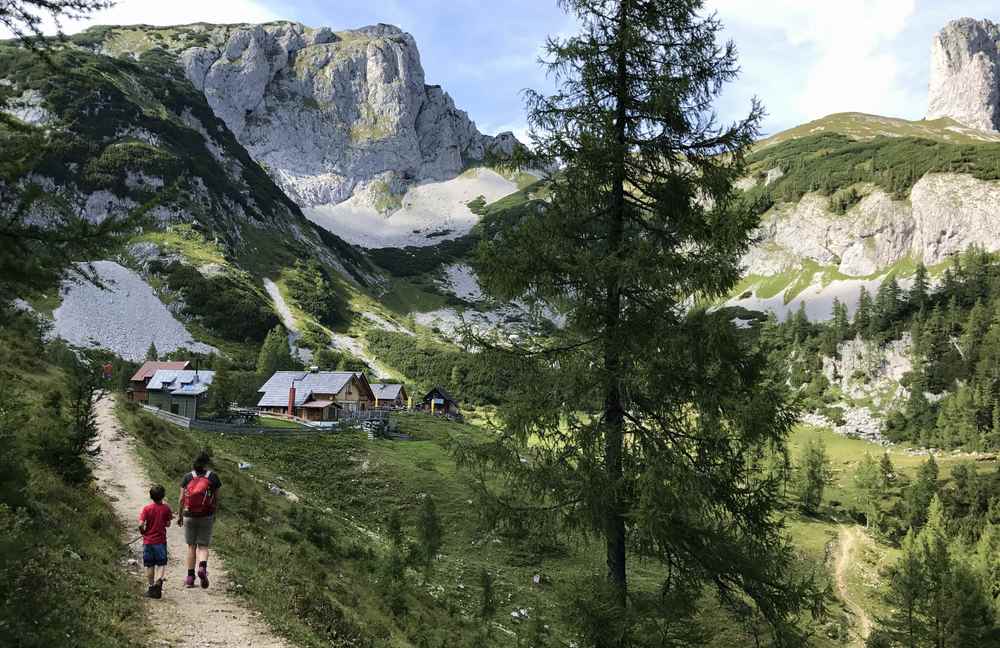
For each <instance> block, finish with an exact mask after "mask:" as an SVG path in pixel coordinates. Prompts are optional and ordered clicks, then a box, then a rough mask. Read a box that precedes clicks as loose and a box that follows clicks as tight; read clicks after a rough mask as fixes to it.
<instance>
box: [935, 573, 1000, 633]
mask: <svg viewBox="0 0 1000 648" xmlns="http://www.w3.org/2000/svg"><path fill="white" fill-rule="evenodd" d="M994 591H995V590H994ZM991 596H992V594H991V593H990V591H989V590H987V589H986V588H985V587H984V584H983V581H982V580H981V579H980V578H979V577H978V575H977V574H976V573H975V572H973V571H972V570H971V569H970V568H969V567H968V566H967V565H965V564H963V563H961V562H959V563H956V564H954V565H952V568H951V572H950V574H949V578H948V580H947V582H946V589H945V601H944V605H943V607H944V611H945V620H944V628H943V632H942V640H943V641H942V645H943V646H944V647H945V648H965V647H966V646H969V647H975V648H987V647H993V648H996V647H997V646H1000V637H998V636H997V634H996V616H995V613H994V604H993V601H992V599H991Z"/></svg>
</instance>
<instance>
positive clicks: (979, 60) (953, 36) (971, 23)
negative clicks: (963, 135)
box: [927, 18, 1000, 131]
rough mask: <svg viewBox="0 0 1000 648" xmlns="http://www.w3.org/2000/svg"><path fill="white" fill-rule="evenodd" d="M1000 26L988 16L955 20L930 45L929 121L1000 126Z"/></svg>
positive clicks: (986, 126) (991, 129) (971, 125)
mask: <svg viewBox="0 0 1000 648" xmlns="http://www.w3.org/2000/svg"><path fill="white" fill-rule="evenodd" d="M998 65H1000V26H998V25H997V24H996V23H994V22H991V21H989V20H973V19H972V18H962V19H960V20H954V21H952V22H950V23H948V24H947V25H945V27H944V29H942V30H941V31H940V32H938V33H937V35H936V36H935V37H934V40H933V43H932V44H931V69H930V93H929V97H928V99H929V102H928V103H929V105H928V109H927V115H928V117H929V118H930V119H936V118H938V117H951V118H952V119H954V120H955V121H957V122H959V123H961V124H964V125H966V126H970V127H972V128H978V129H982V130H988V131H996V130H1000V71H998V69H997V68H998Z"/></svg>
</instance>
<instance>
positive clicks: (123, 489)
mask: <svg viewBox="0 0 1000 648" xmlns="http://www.w3.org/2000/svg"><path fill="white" fill-rule="evenodd" d="M96 410H97V425H98V430H99V434H100V437H99V438H100V440H99V443H100V446H101V453H100V454H99V455H98V459H97V465H96V468H95V471H94V472H95V473H96V475H97V481H98V484H99V486H100V488H101V490H102V491H104V493H105V494H106V495H107V496H108V498H109V499H110V500H111V502H112V504H113V506H114V509H115V512H116V513H117V514H118V516H119V517H120V518H121V519H122V520H123V521H124V522H125V523H126V527H127V528H128V536H129V538H130V539H131V538H132V537H135V535H136V534H137V532H136V531H135V527H136V524H137V522H136V520H137V518H138V516H139V511H140V510H141V509H142V507H143V506H145V505H146V504H148V503H149V494H148V493H149V487H150V485H151V484H150V481H149V477H148V476H147V475H146V471H145V470H144V469H143V468H142V466H141V465H140V463H139V460H138V458H137V456H136V453H135V450H134V448H133V447H132V445H131V441H130V439H128V437H126V436H125V434H124V432H123V431H122V429H121V426H120V425H119V424H118V419H117V418H116V417H115V414H114V401H113V400H112V399H111V397H109V396H103V397H101V398H100V399H99V400H98V401H97V404H96ZM177 483H178V484H179V483H180V476H178V479H177ZM164 486H166V488H167V501H168V503H169V504H170V505H171V506H172V507H173V506H175V505H176V503H177V502H176V499H175V498H176V497H177V491H178V485H177V484H164ZM167 546H168V548H169V552H170V560H169V563H168V565H167V578H166V582H165V584H164V588H163V598H162V599H160V600H151V599H146V613H147V614H148V616H149V619H150V621H151V622H152V625H153V631H154V634H155V638H154V640H153V642H151V645H154V646H171V647H176V648H208V647H212V648H219V647H222V648H229V647H231V648H244V647H250V648H290V644H289V643H287V642H286V641H284V640H283V639H280V638H278V637H277V636H275V635H274V634H273V632H272V631H271V629H270V628H269V627H268V626H267V625H266V624H265V623H264V622H263V621H262V620H261V619H260V618H259V616H260V614H259V613H256V612H251V611H250V610H247V609H246V608H245V607H243V606H242V605H241V604H240V603H239V602H237V601H236V600H235V599H234V598H233V597H232V596H230V595H229V594H228V593H227V592H228V588H229V583H230V579H229V577H228V575H227V574H226V571H225V568H224V566H223V565H222V562H221V561H220V560H219V558H218V556H216V555H214V554H212V555H211V556H210V557H209V576H210V577H211V587H209V588H208V589H201V588H199V587H196V588H194V589H185V588H184V577H185V575H186V573H187V572H186V571H185V566H184V555H185V552H186V549H187V547H186V545H185V544H184V530H183V529H182V528H181V527H178V526H176V523H175V524H174V525H172V526H171V527H170V528H169V530H168V533H167ZM130 547H131V548H130V550H131V552H132V554H133V555H132V557H133V558H135V559H137V560H138V561H139V566H138V567H133V568H132V569H134V570H135V571H136V574H137V576H140V575H141V577H142V578H143V582H145V576H144V575H143V574H142V567H141V563H142V543H141V541H139V542H136V543H135V544H133V545H131V546H130Z"/></svg>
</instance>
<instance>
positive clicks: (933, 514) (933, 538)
mask: <svg viewBox="0 0 1000 648" xmlns="http://www.w3.org/2000/svg"><path fill="white" fill-rule="evenodd" d="M943 517H944V516H943V511H942V508H941V501H940V499H938V497H937V496H936V495H935V496H934V497H933V499H932V500H931V504H930V506H929V507H928V515H927V525H926V526H925V527H924V529H923V530H922V531H921V532H920V534H919V535H918V536H917V540H918V542H919V543H920V549H921V556H922V561H923V572H924V587H925V593H924V603H923V606H922V608H923V614H924V617H925V619H926V623H925V626H926V628H927V638H928V639H930V642H929V643H930V645H932V646H934V647H935V648H945V634H946V627H947V624H948V619H949V617H950V604H951V592H950V591H949V586H950V584H951V574H952V561H951V556H950V554H949V551H948V543H947V541H946V539H945V534H944V529H943V527H944V519H943Z"/></svg>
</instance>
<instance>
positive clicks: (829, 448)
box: [789, 426, 996, 617]
mask: <svg viewBox="0 0 1000 648" xmlns="http://www.w3.org/2000/svg"><path fill="white" fill-rule="evenodd" d="M817 436H818V437H820V438H821V439H822V440H823V442H824V443H825V445H826V452H827V456H828V458H829V460H830V464H831V467H832V469H833V473H834V477H833V483H832V484H830V486H828V487H827V489H826V492H825V496H824V500H825V505H824V507H823V509H822V511H821V512H820V514H819V515H818V516H817V517H807V516H801V515H799V516H795V517H793V518H792V520H791V522H790V526H789V528H790V530H791V533H792V538H793V540H794V541H795V543H796V545H798V546H799V547H801V548H803V549H804V550H807V551H809V552H810V553H811V554H812V555H814V556H816V557H817V558H819V557H820V556H821V552H822V555H824V556H825V555H826V551H827V547H828V546H829V545H830V543H832V542H835V540H836V538H837V531H838V524H848V525H849V524H854V522H853V521H852V520H851V519H850V516H849V514H848V511H847V509H848V508H850V507H851V506H852V505H855V504H856V502H857V501H858V494H859V493H858V490H857V488H856V486H855V485H854V483H853V478H854V473H855V471H856V469H857V466H858V463H859V461H860V460H861V458H862V457H863V456H864V455H865V453H868V454H871V455H872V457H874V458H875V459H878V458H879V457H881V455H882V453H883V452H885V451H888V453H889V457H890V459H891V460H892V463H893V466H894V467H895V469H896V472H897V474H899V475H901V476H902V478H903V479H909V478H912V477H913V476H914V475H915V474H916V472H917V469H918V468H919V467H920V465H921V464H922V463H923V462H924V461H926V459H927V455H926V454H923V453H919V452H914V451H912V450H910V449H908V448H904V447H900V446H893V447H892V448H888V449H886V448H882V447H881V446H878V445H875V444H873V443H869V442H867V441H863V440H860V439H849V438H847V437H844V436H840V435H837V434H833V433H831V432H830V431H828V430H823V429H819V428H812V427H809V426H800V427H799V428H798V429H797V430H796V432H795V434H794V435H793V436H792V438H791V440H790V443H789V452H790V453H791V455H792V457H793V459H794V458H797V457H798V456H799V453H800V452H801V450H802V448H803V447H804V446H805V444H806V443H807V442H808V440H809V439H810V438H814V437H817ZM935 460H936V461H937V463H938V467H939V469H940V479H941V480H945V481H946V480H947V479H948V478H949V476H950V474H951V470H952V468H954V467H955V466H956V465H957V464H958V463H960V462H967V461H968V460H969V457H968V456H965V455H962V454H959V453H948V454H942V455H937V456H935ZM977 468H978V469H979V470H980V471H990V470H995V469H996V462H995V461H993V462H981V463H977ZM898 555H899V550H898V548H897V547H894V546H891V545H887V544H886V543H884V542H877V541H875V540H874V539H871V538H869V542H867V543H866V544H865V545H864V546H863V547H862V548H859V554H858V558H859V560H857V561H856V562H855V564H854V565H853V567H852V569H851V571H850V573H849V575H848V585H849V589H850V592H851V595H852V596H853V597H854V598H855V600H856V601H858V602H859V603H860V604H861V605H862V606H863V607H864V608H865V609H866V610H867V611H868V612H869V614H871V615H872V616H875V617H878V616H884V615H885V614H886V613H887V612H888V610H887V609H886V608H885V604H884V601H883V599H882V596H881V594H882V592H881V590H880V588H881V587H883V586H885V585H886V584H887V581H886V575H887V569H888V568H889V567H890V566H891V565H892V564H893V563H894V562H895V560H896V558H897V557H898Z"/></svg>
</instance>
